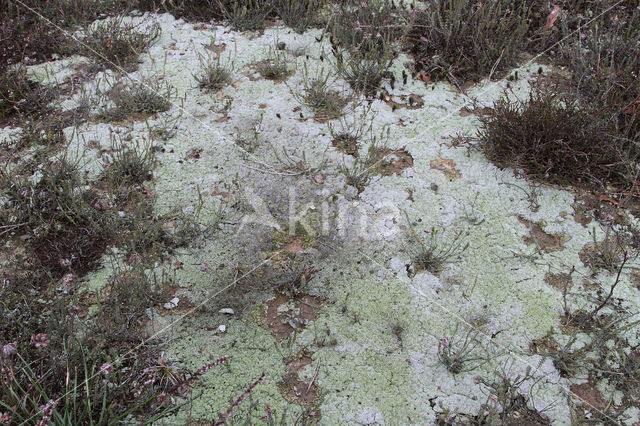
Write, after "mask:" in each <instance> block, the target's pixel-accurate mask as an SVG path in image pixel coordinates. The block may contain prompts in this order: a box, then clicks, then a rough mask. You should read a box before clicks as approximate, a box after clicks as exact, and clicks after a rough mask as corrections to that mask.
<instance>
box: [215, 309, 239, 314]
mask: <svg viewBox="0 0 640 426" xmlns="http://www.w3.org/2000/svg"><path fill="white" fill-rule="evenodd" d="M218 313H221V314H227V315H233V314H235V312H234V311H233V309H231V308H222V309H220V310H219V311H218Z"/></svg>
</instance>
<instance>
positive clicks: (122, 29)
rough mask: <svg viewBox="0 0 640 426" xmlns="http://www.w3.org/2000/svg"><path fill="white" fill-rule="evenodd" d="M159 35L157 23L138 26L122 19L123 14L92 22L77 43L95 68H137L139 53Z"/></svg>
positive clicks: (79, 50) (129, 69)
mask: <svg viewBox="0 0 640 426" xmlns="http://www.w3.org/2000/svg"><path fill="white" fill-rule="evenodd" d="M159 36H160V26H159V25H158V24H157V23H153V24H150V25H147V26H146V27H145V28H140V26H139V25H134V24H131V23H126V22H124V19H123V18H122V17H116V18H111V19H106V20H102V21H97V22H94V23H93V24H91V25H90V26H89V28H87V30H86V31H85V34H84V36H83V37H82V38H81V39H80V43H78V46H77V53H79V54H81V55H85V56H87V57H89V58H91V59H92V60H93V61H94V64H95V67H96V68H97V69H104V68H113V67H116V68H123V69H125V70H126V71H132V70H134V69H135V68H137V61H138V56H139V55H140V54H141V53H142V52H144V51H145V50H147V49H148V48H149V46H151V44H152V43H153V42H154V41H155V40H156V39H157V38H158V37H159Z"/></svg>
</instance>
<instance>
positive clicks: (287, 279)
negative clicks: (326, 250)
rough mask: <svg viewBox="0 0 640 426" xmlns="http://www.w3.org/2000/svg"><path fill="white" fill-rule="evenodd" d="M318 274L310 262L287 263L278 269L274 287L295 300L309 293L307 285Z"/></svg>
mask: <svg viewBox="0 0 640 426" xmlns="http://www.w3.org/2000/svg"><path fill="white" fill-rule="evenodd" d="M316 272H318V271H317V269H315V267H314V266H313V265H312V264H310V263H308V262H295V263H291V262H287V263H285V264H284V265H282V266H280V267H278V270H277V275H276V277H275V279H274V282H273V287H274V288H275V289H276V290H277V291H280V292H282V293H285V294H287V295H288V296H289V297H291V298H295V297H296V296H299V295H300V294H302V293H305V292H306V291H307V285H308V283H309V281H311V280H312V279H313V277H314V275H315V273H316Z"/></svg>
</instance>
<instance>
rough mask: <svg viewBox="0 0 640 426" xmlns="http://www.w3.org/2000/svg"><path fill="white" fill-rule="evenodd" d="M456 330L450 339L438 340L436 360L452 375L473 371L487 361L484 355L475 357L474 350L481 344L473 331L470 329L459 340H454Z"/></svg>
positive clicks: (446, 337)
mask: <svg viewBox="0 0 640 426" xmlns="http://www.w3.org/2000/svg"><path fill="white" fill-rule="evenodd" d="M457 330H458V329H457V326H456V331H454V333H453V335H452V337H449V336H444V337H442V338H440V339H439V340H438V360H439V361H440V362H441V363H442V364H443V365H444V366H445V367H446V369H447V370H448V371H449V372H450V373H452V374H454V375H455V374H459V373H464V372H467V371H471V370H474V369H475V368H478V367H479V366H480V365H481V364H484V363H485V362H487V361H488V360H489V357H488V356H486V355H485V356H478V355H476V352H477V351H476V348H478V347H479V346H481V343H482V342H481V341H480V340H479V339H478V337H477V334H478V332H477V331H476V330H475V329H470V330H469V331H468V332H467V333H466V335H465V336H464V338H463V339H461V340H459V339H457V338H456V336H457Z"/></svg>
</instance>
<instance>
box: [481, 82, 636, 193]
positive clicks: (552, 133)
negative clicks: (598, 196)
mask: <svg viewBox="0 0 640 426" xmlns="http://www.w3.org/2000/svg"><path fill="white" fill-rule="evenodd" d="M480 121H481V123H482V124H481V128H480V130H479V132H478V138H479V140H480V146H481V147H482V149H483V150H484V152H485V154H486V155H487V157H488V158H489V159H490V160H491V161H492V162H494V163H495V164H496V165H497V166H498V167H502V168H504V167H514V168H516V169H519V170H523V171H524V173H525V174H526V175H527V176H529V177H532V178H535V179H539V180H544V181H547V182H552V183H570V184H584V183H590V184H597V185H600V186H601V187H605V186H606V185H607V184H611V185H615V186H617V187H620V188H628V187H629V186H630V185H632V184H633V182H634V179H635V177H636V170H634V164H637V163H638V160H639V159H640V146H638V144H637V143H635V142H634V141H633V140H629V139H627V138H622V137H620V136H616V135H615V133H616V132H615V129H614V128H613V127H612V126H611V123H610V122H608V121H606V120H605V119H603V118H602V112H601V111H598V110H596V109H595V107H593V108H592V107H589V106H586V105H581V104H580V103H579V102H578V101H577V100H576V99H575V98H574V99H571V98H567V97H561V96H560V95H558V94H557V93H554V92H552V91H550V90H549V89H547V88H541V87H538V88H535V89H534V90H533V92H532V93H531V95H530V97H529V99H528V100H526V101H511V100H509V99H508V98H503V99H501V100H499V101H498V102H496V103H495V104H494V111H493V112H492V114H490V115H487V116H483V117H480Z"/></svg>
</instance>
